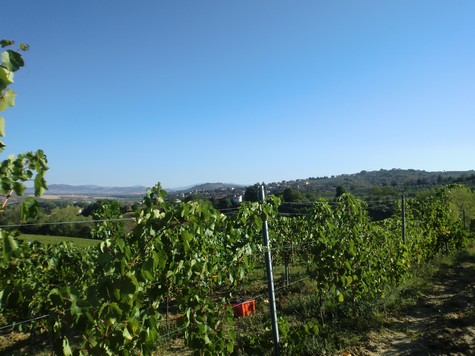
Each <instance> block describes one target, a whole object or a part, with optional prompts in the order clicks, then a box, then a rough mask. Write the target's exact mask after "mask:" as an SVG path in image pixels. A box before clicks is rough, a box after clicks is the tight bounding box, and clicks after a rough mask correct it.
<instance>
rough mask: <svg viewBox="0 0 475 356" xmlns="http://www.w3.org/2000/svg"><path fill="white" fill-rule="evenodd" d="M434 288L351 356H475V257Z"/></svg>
mask: <svg viewBox="0 0 475 356" xmlns="http://www.w3.org/2000/svg"><path fill="white" fill-rule="evenodd" d="M433 283H434V284H433V287H432V288H431V289H430V290H427V291H424V292H423V293H422V295H421V296H420V297H419V298H418V300H417V302H416V304H415V305H410V306H407V307H403V308H402V309H401V310H399V311H398V312H397V313H393V315H391V316H389V317H388V318H387V320H385V322H384V324H383V327H382V328H381V329H379V330H375V331H372V332H370V333H369V335H368V339H367V340H366V342H365V344H364V345H363V346H361V347H358V348H356V349H354V350H352V351H351V354H352V355H475V252H474V249H473V248H472V249H470V250H469V251H467V252H466V253H462V254H461V255H460V256H459V257H458V258H457V260H456V263H455V264H453V265H443V266H442V268H441V269H440V270H439V271H438V273H436V275H435V276H434V281H433Z"/></svg>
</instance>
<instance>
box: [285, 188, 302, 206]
mask: <svg viewBox="0 0 475 356" xmlns="http://www.w3.org/2000/svg"><path fill="white" fill-rule="evenodd" d="M282 198H283V199H284V202H287V203H291V202H296V201H302V200H304V199H305V197H304V196H303V195H302V193H300V191H299V190H297V189H292V188H285V189H284V191H283V192H282Z"/></svg>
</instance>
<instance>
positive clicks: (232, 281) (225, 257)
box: [0, 185, 468, 355]
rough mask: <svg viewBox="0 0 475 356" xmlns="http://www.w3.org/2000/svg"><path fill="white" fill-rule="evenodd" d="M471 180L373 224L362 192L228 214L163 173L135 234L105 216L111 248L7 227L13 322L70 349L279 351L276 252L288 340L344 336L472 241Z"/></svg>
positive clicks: (103, 229) (315, 341) (304, 342)
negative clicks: (175, 191) (178, 196)
mask: <svg viewBox="0 0 475 356" xmlns="http://www.w3.org/2000/svg"><path fill="white" fill-rule="evenodd" d="M465 190H467V188H465V187H464V186H459V185H452V186H447V187H444V188H442V189H440V190H439V191H438V192H436V193H434V194H431V195H428V196H426V197H424V198H420V199H408V200H406V201H405V206H404V211H405V213H404V214H402V211H400V212H399V213H397V214H395V215H394V216H393V217H391V218H389V219H385V220H382V221H378V222H372V221H370V219H369V218H368V215H367V212H366V204H365V203H364V202H363V201H362V200H358V199H356V198H354V197H353V196H352V195H350V194H343V195H342V196H341V197H339V198H338V200H336V201H327V200H321V201H317V202H314V203H313V205H311V206H308V205H306V206H303V207H302V208H301V209H299V213H294V214H288V213H287V214H283V213H281V212H280V211H279V207H280V206H281V202H280V201H279V199H277V198H276V197H273V196H271V197H269V198H268V199H266V200H265V201H263V202H260V203H249V202H245V203H243V204H242V205H241V206H240V207H239V208H237V209H234V210H232V211H227V212H226V214H224V213H223V212H220V211H218V210H216V209H214V208H213V207H212V206H211V205H210V204H209V203H207V202H188V203H171V202H168V201H167V200H166V193H165V192H164V191H163V190H162V189H161V187H160V185H157V186H155V187H154V188H152V189H149V190H148V192H147V194H146V196H145V197H144V199H143V205H142V207H141V208H140V209H139V210H137V211H136V213H135V226H134V229H133V230H132V232H131V233H128V234H124V233H122V232H121V230H120V229H119V228H117V226H118V225H117V224H118V222H117V221H116V220H113V219H111V220H107V219H104V220H102V221H101V222H98V223H96V226H95V232H96V234H97V237H98V238H100V239H102V242H101V243H100V244H99V245H97V247H88V248H78V247H75V246H74V245H72V244H70V243H69V244H67V243H62V244H59V245H43V244H40V243H37V242H34V243H28V242H24V241H21V240H18V239H16V238H15V232H13V231H12V232H10V231H7V230H2V244H1V246H2V252H1V254H2V256H1V257H2V260H1V265H0V271H1V276H2V278H1V279H0V298H1V304H0V312H1V316H0V332H1V333H2V334H9V333H12V332H13V331H22V332H26V333H30V334H31V335H32V336H35V337H39V338H41V339H42V340H47V343H48V344H49V345H50V346H49V347H50V349H51V350H54V352H55V354H64V355H71V354H74V355H76V354H81V353H86V354H98V355H99V354H100V355H104V354H110V355H118V354H122V355H128V354H136V353H139V354H152V353H156V352H157V350H162V351H163V350H166V349H167V348H170V347H173V346H172V345H176V344H177V343H178V345H180V349H181V350H183V352H193V351H196V352H197V353H201V354H216V353H236V354H255V353H270V352H272V351H271V350H273V347H274V348H275V347H276V345H275V342H273V339H272V328H273V325H272V323H271V320H272V318H271V315H270V314H269V305H272V304H273V301H272V300H270V298H269V288H267V285H266V276H265V269H264V267H263V265H264V261H265V259H264V255H265V254H266V253H268V254H270V255H271V256H272V266H273V267H274V276H273V277H275V282H276V288H275V292H276V301H275V302H274V303H276V305H277V311H276V312H277V317H278V320H277V324H278V325H277V326H278V333H279V334H278V335H279V337H280V339H279V342H278V344H279V345H278V346H279V348H276V350H280V352H282V353H296V352H299V353H305V352H308V349H309V348H311V349H312V350H321V351H323V350H325V349H327V348H328V347H330V346H331V347H334V348H339V347H341V345H340V343H339V341H338V335H335V331H336V330H338V328H340V327H342V326H341V325H340V326H338V325H335V320H338V321H339V322H341V321H342V320H348V321H351V320H353V321H354V320H357V319H358V318H363V317H364V315H365V313H366V311H367V308H369V306H370V305H372V304H373V303H374V302H375V301H378V300H380V299H381V298H384V297H385V294H386V293H387V291H388V290H390V289H391V288H394V287H395V286H397V285H398V284H399V283H400V282H401V281H403V280H404V278H406V277H408V276H409V275H410V274H411V272H412V271H414V270H415V269H417V266H418V265H420V264H422V263H425V262H426V261H428V260H431V259H433V258H434V257H435V256H437V255H438V254H444V253H447V252H448V251H453V250H456V249H460V248H462V247H464V245H465V242H466V238H467V236H468V233H467V231H466V230H465V229H464V226H463V222H462V219H461V213H460V212H459V211H457V209H456V205H455V204H454V200H453V197H454V196H456V195H457V193H458V192H460V191H465ZM400 208H401V209H402V207H400ZM104 212H105V213H106V212H107V209H105V210H104ZM104 217H105V218H107V216H104ZM263 222H265V225H268V234H269V239H270V243H269V246H268V247H267V246H265V244H264V241H263V232H262V229H263ZM403 232H404V235H403ZM246 300H253V301H255V303H256V307H257V311H256V312H255V313H254V314H253V315H251V316H248V317H243V318H238V317H236V316H235V315H234V314H235V310H233V308H232V305H233V303H234V305H236V304H237V305H239V303H242V301H246ZM292 303H293V304H292ZM329 345H330V346H329ZM306 350H307V351H306Z"/></svg>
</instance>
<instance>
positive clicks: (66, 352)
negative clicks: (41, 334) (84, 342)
mask: <svg viewBox="0 0 475 356" xmlns="http://www.w3.org/2000/svg"><path fill="white" fill-rule="evenodd" d="M72 354H73V351H72V350H71V347H70V346H69V341H68V339H66V338H64V339H63V355H64V356H72Z"/></svg>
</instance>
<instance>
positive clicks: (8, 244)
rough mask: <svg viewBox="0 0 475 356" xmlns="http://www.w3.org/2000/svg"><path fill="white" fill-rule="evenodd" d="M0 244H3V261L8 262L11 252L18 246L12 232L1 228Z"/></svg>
mask: <svg viewBox="0 0 475 356" xmlns="http://www.w3.org/2000/svg"><path fill="white" fill-rule="evenodd" d="M0 233H1V237H2V242H3V243H2V245H3V260H4V262H5V263H8V261H9V260H10V257H11V255H12V252H13V251H15V250H16V249H17V248H18V245H17V243H16V241H15V239H14V237H13V235H12V234H10V233H9V232H7V231H5V230H1V231H0Z"/></svg>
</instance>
